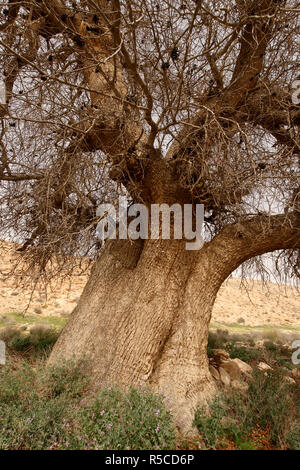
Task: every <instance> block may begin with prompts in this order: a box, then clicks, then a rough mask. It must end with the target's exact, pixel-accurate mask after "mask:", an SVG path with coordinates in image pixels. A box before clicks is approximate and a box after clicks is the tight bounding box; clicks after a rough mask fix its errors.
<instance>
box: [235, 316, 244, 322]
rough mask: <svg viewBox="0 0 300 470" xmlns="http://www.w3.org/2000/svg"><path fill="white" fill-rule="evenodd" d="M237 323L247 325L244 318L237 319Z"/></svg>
mask: <svg viewBox="0 0 300 470" xmlns="http://www.w3.org/2000/svg"><path fill="white" fill-rule="evenodd" d="M237 322H238V323H245V320H244V318H243V317H240V318H238V319H237Z"/></svg>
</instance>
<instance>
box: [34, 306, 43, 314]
mask: <svg viewBox="0 0 300 470" xmlns="http://www.w3.org/2000/svg"><path fill="white" fill-rule="evenodd" d="M34 313H37V314H38V315H40V314H41V313H42V309H41V308H38V307H37V308H35V309H34Z"/></svg>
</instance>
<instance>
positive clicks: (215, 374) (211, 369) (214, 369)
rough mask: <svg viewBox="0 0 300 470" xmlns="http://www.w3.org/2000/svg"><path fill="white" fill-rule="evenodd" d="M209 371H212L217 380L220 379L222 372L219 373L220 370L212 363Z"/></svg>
mask: <svg viewBox="0 0 300 470" xmlns="http://www.w3.org/2000/svg"><path fill="white" fill-rule="evenodd" d="M209 371H210V373H211V375H212V377H213V378H214V379H215V380H217V381H219V380H220V374H219V372H218V370H217V369H216V368H215V367H214V366H212V365H210V366H209Z"/></svg>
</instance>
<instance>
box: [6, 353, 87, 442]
mask: <svg viewBox="0 0 300 470" xmlns="http://www.w3.org/2000/svg"><path fill="white" fill-rule="evenodd" d="M80 368H81V369H82V366H81V365H74V364H72V363H68V364H65V365H64V366H59V367H54V368H51V369H49V370H45V368H44V366H39V367H36V368H32V367H31V366H30V365H29V364H28V363H27V362H25V361H23V362H21V363H20V364H19V366H18V367H17V368H16V366H15V364H14V363H13V364H12V365H11V366H9V365H8V366H6V367H5V371H2V373H1V374H0V429H1V433H0V449H1V450H8V449H13V450H18V449H28V450H32V449H49V448H61V449H64V448H67V447H68V441H69V439H70V435H71V432H72V426H71V423H72V422H73V419H74V415H75V414H76V410H77V408H78V400H77V401H76V400H75V399H74V392H73V388H74V386H75V384H76V386H77V387H75V389H77V391H78V390H79V389H81V394H82V393H83V392H84V390H85V388H86V385H87V379H86V377H85V376H84V375H83V372H82V370H81V371H80ZM67 370H68V373H67V374H66V371H67ZM63 374H65V375H64V385H63V386H62V385H61V384H60V380H61V379H62V377H63ZM51 375H52V376H54V377H57V378H58V380H57V387H59V390H60V393H53V381H52V382H51V381H50V382H48V378H49V376H51ZM74 376H75V377H76V378H77V380H76V381H75V380H74Z"/></svg>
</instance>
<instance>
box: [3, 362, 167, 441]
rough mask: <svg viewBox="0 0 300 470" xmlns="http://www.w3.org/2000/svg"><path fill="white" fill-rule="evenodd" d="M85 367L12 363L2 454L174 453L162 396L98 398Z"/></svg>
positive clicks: (105, 394)
mask: <svg viewBox="0 0 300 470" xmlns="http://www.w3.org/2000/svg"><path fill="white" fill-rule="evenodd" d="M84 368H85V364H84V363H83V362H82V363H79V364H75V363H72V362H68V363H66V362H65V363H61V364H59V365H57V366H55V367H47V368H45V366H44V365H43V364H36V366H35V367H34V368H33V367H31V366H30V365H29V364H28V363H27V362H25V361H22V362H19V365H18V366H16V363H15V362H11V364H10V363H8V364H7V366H5V368H4V369H3V370H1V372H0V429H1V433H0V449H1V450H7V449H12V450H18V449H24V450H25V449H26V450H32V449H38V450H40V449H127V448H130V449H167V448H174V446H175V435H174V434H175V433H174V426H173V423H172V419H171V414H170V411H169V410H168V408H167V406H166V404H165V402H164V399H163V398H162V397H161V396H159V395H155V394H153V393H152V392H150V391H149V390H148V389H146V388H139V389H135V388H131V389H130V390H129V391H128V392H123V391H120V390H119V389H118V388H109V387H108V388H107V387H100V388H99V390H98V391H97V393H93V394H92V392H91V390H90V387H89V381H88V379H87V377H86V375H85V373H84V372H83V371H84Z"/></svg>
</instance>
